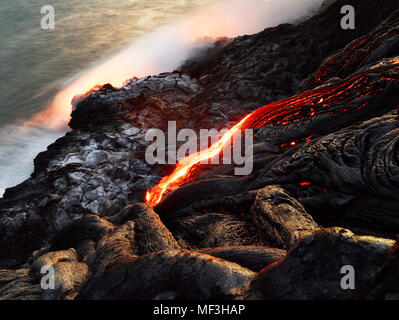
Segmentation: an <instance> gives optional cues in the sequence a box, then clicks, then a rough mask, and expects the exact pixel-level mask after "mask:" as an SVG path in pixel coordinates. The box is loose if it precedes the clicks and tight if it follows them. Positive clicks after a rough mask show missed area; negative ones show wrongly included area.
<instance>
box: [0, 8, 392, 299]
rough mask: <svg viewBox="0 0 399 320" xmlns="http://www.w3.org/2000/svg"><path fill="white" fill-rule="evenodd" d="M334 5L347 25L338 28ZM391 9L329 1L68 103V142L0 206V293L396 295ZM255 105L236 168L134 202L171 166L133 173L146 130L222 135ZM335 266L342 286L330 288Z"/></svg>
mask: <svg viewBox="0 0 399 320" xmlns="http://www.w3.org/2000/svg"><path fill="white" fill-rule="evenodd" d="M344 4H345V5H346V4H352V5H354V7H355V11H356V26H357V27H356V29H355V30H342V29H341V28H340V25H339V21H340V18H341V17H342V14H341V13H340V8H341V6H342V5H344ZM397 9H398V2H397V0H362V1H360V0H345V1H344V0H337V1H335V2H334V3H332V4H331V5H330V6H326V7H324V8H323V9H322V10H320V12H319V13H318V14H317V15H316V16H314V17H312V18H310V19H308V20H306V21H304V22H301V23H299V24H296V25H288V24H285V25H280V26H277V27H275V28H268V29H265V30H264V31H262V32H260V33H257V34H254V35H247V36H242V37H238V38H236V39H221V40H219V41H218V42H216V43H215V44H214V46H211V47H210V48H208V49H206V50H204V51H203V52H201V53H200V54H199V55H198V56H196V57H194V58H192V59H190V60H189V61H187V62H186V63H184V64H183V65H182V66H181V67H180V68H179V70H177V71H174V72H171V73H163V74H160V75H157V76H149V77H145V78H142V79H137V78H132V79H130V80H127V81H126V82H125V84H124V85H123V86H122V87H121V88H114V87H113V86H112V85H109V84H107V85H104V86H98V87H96V88H93V89H92V90H91V91H90V92H88V93H86V94H83V95H81V96H78V97H75V99H74V101H73V112H72V119H71V121H70V123H69V125H70V127H71V129H72V131H70V132H68V133H67V134H66V135H65V136H64V137H62V138H60V139H58V140H57V141H56V142H54V143H53V144H52V145H50V146H49V147H48V149H47V151H45V152H42V153H41V154H39V155H38V156H37V157H36V159H35V171H34V172H33V174H32V176H31V178H30V179H28V180H26V181H25V182H23V183H21V184H20V185H18V186H15V187H13V188H9V189H7V190H6V192H5V194H4V197H3V198H2V199H0V299H75V298H79V299H162V298H165V297H168V298H177V299H178V298H185V299H213V298H223V299H242V298H256V299H289V298H291V299H312V298H317V299H348V298H356V299H360V298H369V299H387V298H394V297H395V295H396V294H397V293H398V285H397V284H398V282H397V279H396V278H397V276H396V271H397V267H398V257H397V256H398V254H397V252H398V251H397V246H396V247H395V246H394V240H393V239H394V238H395V237H396V235H397V234H398V233H399V196H398V195H399V170H398V168H399V163H398V161H399V158H398V152H399V149H398V146H399V144H398V138H399V109H398V108H399V63H398V62H399V52H398V44H399V37H398V36H397V34H398V30H399V29H398V28H399V14H398V11H395V10H397ZM263 105H265V106H264V107H263V108H261V107H262V106H263ZM254 110H256V111H255V112H254V114H253V116H252V117H251V121H249V122H248V123H246V127H245V128H243V129H246V128H252V129H254V145H253V150H254V153H253V171H252V172H251V173H250V174H248V175H247V176H235V175H234V167H233V165H227V164H226V165H201V166H194V167H193V168H192V170H191V171H190V172H189V179H187V180H186V181H185V183H184V184H183V185H180V186H179V187H178V188H171V189H170V190H167V191H166V193H165V195H166V197H165V198H164V199H163V200H162V202H160V203H159V204H158V205H157V206H155V207H154V208H151V207H149V206H148V205H145V204H143V201H144V197H145V192H146V190H148V189H150V188H151V187H152V186H154V185H155V184H156V183H158V182H159V180H160V179H161V177H163V176H166V175H168V174H169V173H170V172H171V170H173V167H172V166H171V165H149V164H148V163H147V162H146V160H145V150H146V148H147V146H148V145H149V144H150V142H148V141H145V138H144V137H145V134H146V133H147V131H148V129H149V128H159V129H162V130H166V128H167V125H168V121H173V120H176V121H177V129H178V130H179V129H180V128H192V129H193V130H194V131H196V132H198V131H199V130H200V129H201V128H208V129H210V128H217V129H220V128H223V127H230V126H231V125H232V124H233V123H235V122H236V121H237V120H239V119H241V118H242V117H243V116H244V115H246V114H248V113H249V112H252V111H254ZM329 227H333V228H329ZM343 228H348V229H351V230H352V231H353V232H352V231H349V230H345V229H343ZM316 229H317V230H316ZM354 233H355V234H356V235H355V234H354ZM285 249H287V250H288V252H286V251H285ZM43 264H50V265H53V266H54V267H55V268H56V269H57V272H58V273H59V274H58V275H57V290H55V291H54V292H45V291H43V290H42V289H41V288H40V285H39V276H40V275H39V272H38V271H39V269H40V267H41V266H42V265H43ZM347 264H350V265H353V267H354V268H355V270H356V290H353V291H352V290H349V291H343V290H342V289H341V288H340V279H341V278H342V276H343V275H342V274H341V273H340V268H341V267H342V265H347ZM251 270H252V271H251Z"/></svg>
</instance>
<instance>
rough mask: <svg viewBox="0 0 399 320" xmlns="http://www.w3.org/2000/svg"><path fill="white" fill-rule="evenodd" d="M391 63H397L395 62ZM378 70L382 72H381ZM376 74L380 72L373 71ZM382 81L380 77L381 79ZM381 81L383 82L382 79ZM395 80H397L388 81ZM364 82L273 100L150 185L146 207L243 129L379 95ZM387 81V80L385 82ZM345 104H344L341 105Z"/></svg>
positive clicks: (352, 79) (358, 78)
mask: <svg viewBox="0 0 399 320" xmlns="http://www.w3.org/2000/svg"><path fill="white" fill-rule="evenodd" d="M395 63H399V60H397V61H396V62H395ZM381 70H382V69H381ZM375 71H376V72H377V71H380V70H375ZM382 79H383V78H382ZM384 80H385V79H384ZM392 80H395V81H399V79H396V78H394V79H392ZM365 81H367V75H366V76H365V75H362V74H357V75H355V76H353V77H350V78H348V79H347V80H346V81H345V82H343V83H341V84H340V85H329V86H326V87H322V88H319V89H314V90H309V91H306V92H303V93H301V94H299V95H297V96H294V97H291V98H287V99H284V100H280V101H276V102H273V103H270V104H268V105H265V106H263V107H261V108H259V109H257V110H255V111H253V112H252V113H250V114H249V115H247V116H246V117H244V118H243V119H242V120H241V121H240V122H239V123H237V124H236V125H235V126H234V127H232V128H231V129H230V130H229V131H228V132H227V133H226V134H225V135H224V136H222V137H221V138H220V139H219V141H218V142H216V143H215V144H213V145H211V146H210V147H209V149H208V150H207V151H206V152H203V151H202V152H197V153H194V154H191V155H189V156H187V157H185V158H183V159H182V160H180V161H179V162H178V164H177V165H176V168H175V170H174V171H173V172H172V173H171V174H170V175H169V176H166V177H164V178H162V179H161V181H160V182H159V184H157V185H156V186H154V187H153V188H152V189H151V190H148V191H147V193H146V196H145V201H146V203H147V204H148V205H150V206H152V207H153V206H155V205H157V204H158V203H159V202H160V201H161V200H162V197H163V196H164V194H165V191H166V190H167V189H168V188H170V187H178V186H180V185H182V184H183V183H185V182H186V181H187V180H188V179H189V177H188V173H189V170H190V169H191V168H192V167H194V166H195V165H197V164H198V163H200V162H201V161H202V160H206V159H211V158H212V157H214V156H215V155H217V154H218V153H219V152H220V151H221V150H222V149H223V146H224V145H225V144H226V143H227V142H228V141H229V140H230V139H231V137H232V136H233V135H234V134H235V133H236V132H237V131H238V130H241V131H243V130H245V129H249V128H251V129H257V128H262V127H264V126H265V125H267V124H276V125H288V124H291V123H293V122H295V121H298V117H301V118H303V115H302V114H301V112H302V111H303V110H302V107H303V106H305V105H312V106H314V107H317V108H318V110H321V109H328V107H329V105H331V104H332V103H333V102H334V103H337V102H345V101H347V100H348V99H353V96H354V95H355V96H358V97H365V96H368V95H371V94H375V95H378V94H381V88H379V87H378V86H374V87H370V86H363V85H362V84H363V83H364V82H365ZM386 81H388V80H386ZM367 104H368V102H367V101H366V102H365V103H363V104H361V105H360V106H359V107H358V108H356V109H353V110H352V109H348V108H347V109H344V108H342V109H341V110H340V109H337V110H335V111H334V112H332V111H328V110H325V111H323V112H326V113H337V112H355V111H358V110H360V109H362V108H364V107H365V106H366V105H367ZM343 105H345V104H343ZM315 115H316V113H315V109H314V108H311V112H309V114H308V117H313V116H315ZM311 137H312V136H310V137H308V138H306V139H305V141H306V142H308V141H310V139H311ZM289 144H290V145H291V146H295V145H296V141H291V142H289ZM309 183H310V182H302V183H301V184H300V185H301V186H307V185H309Z"/></svg>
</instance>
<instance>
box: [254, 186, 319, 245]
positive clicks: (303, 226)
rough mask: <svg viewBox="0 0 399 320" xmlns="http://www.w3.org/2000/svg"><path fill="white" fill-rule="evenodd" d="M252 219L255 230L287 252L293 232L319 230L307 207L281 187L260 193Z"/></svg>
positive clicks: (255, 202) (257, 196) (263, 190)
mask: <svg viewBox="0 0 399 320" xmlns="http://www.w3.org/2000/svg"><path fill="white" fill-rule="evenodd" d="M248 215H249V217H250V219H252V220H253V223H254V224H255V225H256V226H257V228H256V229H255V230H257V232H259V233H260V234H261V235H262V236H263V237H265V238H266V239H267V240H268V242H269V243H271V244H272V245H274V246H276V247H279V248H287V246H288V243H289V240H290V236H291V233H292V232H295V231H313V230H316V229H317V228H318V225H317V223H315V222H314V221H313V218H312V217H311V216H310V215H309V214H308V213H307V212H306V210H305V208H304V207H303V205H302V204H301V203H300V202H299V201H298V200H296V199H294V198H292V197H291V196H290V195H288V194H287V193H286V192H285V191H284V189H282V188H281V187H279V186H267V187H265V188H264V189H261V190H259V191H258V194H257V195H256V199H255V201H254V204H253V206H252V208H251V210H250V211H249V213H248Z"/></svg>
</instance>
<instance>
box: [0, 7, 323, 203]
mask: <svg viewBox="0 0 399 320" xmlns="http://www.w3.org/2000/svg"><path fill="white" fill-rule="evenodd" d="M323 1H324V0H222V1H218V2H216V3H215V4H213V5H211V6H209V7H207V8H204V9H203V10H202V11H201V12H199V13H196V14H193V15H191V16H189V17H186V18H184V19H182V20H180V21H177V22H175V23H173V24H171V25H167V26H164V27H162V28H160V29H158V30H156V31H154V32H151V33H149V34H147V35H146V36H144V37H142V38H140V39H138V40H136V41H135V42H134V43H132V44H131V45H130V46H128V47H127V48H125V49H123V50H122V51H121V52H120V53H118V54H116V55H115V56H113V57H111V58H109V59H107V60H105V61H104V62H102V63H100V64H99V65H98V66H97V67H94V68H92V69H90V70H87V71H86V72H83V73H82V74H80V75H78V76H77V77H75V79H71V80H70V81H69V83H68V84H66V85H65V87H64V88H63V89H62V90H61V91H60V92H59V93H58V94H57V95H56V97H55V98H54V100H53V101H52V103H51V105H50V106H49V108H47V109H46V110H44V111H43V112H41V113H39V114H38V115H36V116H35V117H33V118H32V119H31V120H29V121H27V122H25V123H23V124H22V125H21V124H14V125H10V126H7V127H5V128H2V129H1V130H0V172H1V176H0V197H1V196H2V195H3V193H4V190H5V188H6V187H10V186H13V185H15V184H17V183H20V182H22V181H23V180H25V179H26V178H28V177H29V175H30V173H31V172H32V170H33V158H34V157H35V156H36V155H37V154H38V153H39V152H41V151H43V150H45V148H46V146H47V145H49V144H50V143H51V142H53V141H54V140H55V139H56V138H58V137H60V136H62V135H63V134H64V133H65V132H66V131H67V123H68V121H69V117H70V112H71V104H70V102H71V100H72V98H73V97H74V96H75V95H77V94H81V93H84V92H86V91H88V90H90V89H91V88H92V87H94V86H95V85H96V84H105V83H111V84H112V85H114V86H115V87H119V86H122V85H123V82H124V81H125V80H127V79H129V78H132V77H133V76H137V77H142V76H146V75H150V74H158V73H161V72H166V71H172V70H174V69H176V68H177V67H178V66H179V65H180V64H181V63H182V62H183V61H184V60H186V59H187V58H188V57H189V55H190V54H191V53H192V50H193V48H194V47H197V46H198V45H199V42H198V39H201V38H203V37H210V38H217V37H223V36H226V37H235V36H238V35H243V34H252V33H255V32H258V31H261V30H263V29H264V28H266V27H273V26H276V25H278V24H281V23H296V22H299V21H300V20H303V19H304V18H306V17H308V16H310V15H312V14H314V13H315V11H317V10H318V9H319V7H320V5H321V4H322V2H323Z"/></svg>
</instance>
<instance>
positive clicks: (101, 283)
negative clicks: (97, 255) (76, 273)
mask: <svg viewBox="0 0 399 320" xmlns="http://www.w3.org/2000/svg"><path fill="white" fill-rule="evenodd" d="M254 276H255V273H254V272H252V271H250V270H248V269H246V268H243V267H240V266H239V265H237V264H235V263H231V262H228V261H224V260H221V259H214V258H212V257H210V256H208V255H206V254H200V253H195V252H189V251H184V250H169V251H160V252H157V253H152V254H149V255H144V256H142V257H140V258H139V259H136V258H131V259H127V258H124V259H119V260H114V261H113V263H112V264H111V265H109V266H108V267H107V270H106V271H104V272H102V273H101V274H100V275H99V274H95V275H94V276H93V279H92V281H91V282H90V283H89V284H88V285H87V286H85V287H84V288H83V290H82V291H81V293H80V294H79V296H78V299H107V300H109V299H140V300H141V299H154V298H156V297H157V296H158V295H161V294H162V293H165V292H175V294H176V297H182V298H185V299H212V298H213V299H214V298H219V299H221V298H224V299H226V298H234V297H240V296H241V295H242V294H243V292H244V289H245V288H246V286H248V285H249V283H250V281H251V280H252V279H253V277H254Z"/></svg>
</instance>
